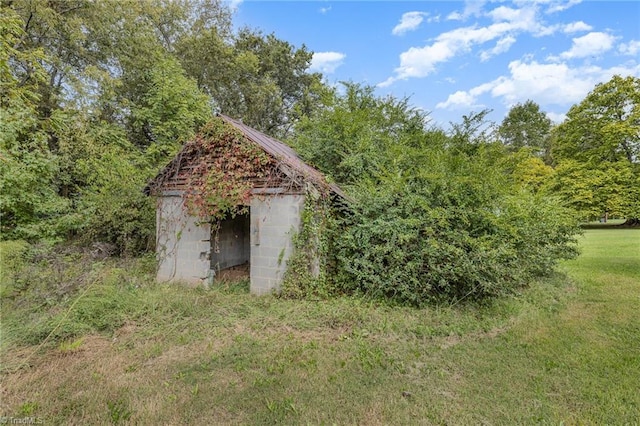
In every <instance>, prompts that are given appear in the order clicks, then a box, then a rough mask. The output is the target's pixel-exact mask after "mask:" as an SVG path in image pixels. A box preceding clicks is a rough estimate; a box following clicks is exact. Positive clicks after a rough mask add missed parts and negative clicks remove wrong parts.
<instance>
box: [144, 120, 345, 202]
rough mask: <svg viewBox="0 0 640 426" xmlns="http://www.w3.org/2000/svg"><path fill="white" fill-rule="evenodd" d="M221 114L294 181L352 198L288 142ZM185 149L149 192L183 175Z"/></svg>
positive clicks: (159, 174) (147, 188) (145, 190)
mask: <svg viewBox="0 0 640 426" xmlns="http://www.w3.org/2000/svg"><path fill="white" fill-rule="evenodd" d="M217 116H218V117H219V118H221V119H222V120H223V121H224V122H226V123H228V124H230V125H232V126H233V127H234V128H236V129H237V130H238V131H240V132H241V133H242V134H243V135H244V137H245V138H247V139H248V140H249V141H251V142H253V143H255V144H256V145H258V146H259V147H260V148H261V149H262V150H263V151H265V153H267V155H269V156H270V157H272V158H273V159H275V160H276V161H277V162H278V163H280V166H278V168H279V170H280V171H281V173H284V174H285V175H286V176H288V177H289V178H291V179H293V180H294V181H299V180H300V178H302V180H303V181H307V182H310V183H312V184H314V185H315V186H316V187H318V189H319V190H323V191H327V192H331V193H333V194H336V195H338V196H340V197H341V198H342V199H344V200H348V197H347V196H346V195H345V193H344V192H343V191H342V190H341V189H340V188H339V187H338V186H337V185H335V184H332V183H329V182H327V179H326V178H325V176H324V175H323V174H322V173H321V172H320V171H318V170H316V169H314V168H313V167H311V166H310V165H308V164H306V163H305V162H304V161H302V160H301V159H300V157H298V154H296V152H295V151H294V150H293V149H292V148H291V147H289V146H288V145H285V144H284V143H282V142H280V141H279V140H276V139H274V138H272V137H270V136H267V135H265V134H264V133H262V132H259V131H257V130H256V129H254V128H251V127H249V126H247V125H246V124H244V123H242V122H240V121H238V120H235V119H233V118H231V117H228V116H226V115H223V114H217ZM185 146H186V145H185ZM184 150H185V148H184V147H183V149H182V150H181V151H180V153H179V154H178V155H177V156H176V157H175V158H174V159H173V160H171V162H170V163H169V164H168V165H167V166H166V167H165V168H164V169H163V170H162V171H160V172H159V173H158V175H157V176H156V177H155V178H154V179H152V180H151V182H149V184H148V185H147V186H146V187H145V188H144V190H143V192H144V193H145V194H147V195H149V194H151V193H153V192H155V191H156V189H157V188H158V187H160V186H162V185H166V184H167V181H170V180H172V179H173V180H176V179H178V178H179V177H180V176H179V172H180V170H181V169H182V168H183V167H184V164H183V159H182V153H183V151H184ZM178 180H179V179H178ZM183 183H184V182H183Z"/></svg>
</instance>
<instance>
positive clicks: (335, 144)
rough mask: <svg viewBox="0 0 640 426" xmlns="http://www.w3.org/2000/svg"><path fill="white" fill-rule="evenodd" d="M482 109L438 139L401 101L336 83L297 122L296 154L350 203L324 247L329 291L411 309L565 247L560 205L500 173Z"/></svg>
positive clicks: (518, 272) (527, 266)
mask: <svg viewBox="0 0 640 426" xmlns="http://www.w3.org/2000/svg"><path fill="white" fill-rule="evenodd" d="M485 116H486V114H483V113H480V114H470V115H469V116H465V117H464V118H463V121H462V123H460V124H458V125H456V126H454V131H453V132H452V133H451V134H450V135H446V134H445V133H444V132H443V131H442V130H440V129H436V128H428V127H427V126H426V116H425V114H424V112H422V111H419V110H416V109H414V108H412V107H411V106H410V105H409V104H408V102H407V101H406V100H397V99H394V98H392V97H390V98H378V97H376V96H375V95H374V93H373V89H372V88H368V87H362V86H358V85H347V87H346V91H345V93H344V94H338V93H334V96H333V97H332V98H331V99H330V102H329V103H328V106H327V108H325V109H323V110H322V111H320V112H319V113H317V114H314V115H313V116H311V117H308V118H306V119H304V120H302V122H301V123H300V125H299V126H298V128H297V130H298V133H297V136H298V137H297V139H296V146H297V147H298V149H299V152H301V154H302V155H303V156H304V157H305V158H310V159H311V161H312V162H313V163H314V164H316V165H318V166H319V167H320V168H321V169H322V170H323V171H325V172H327V173H329V174H330V175H331V176H333V177H334V178H335V179H336V180H337V181H338V182H339V183H341V184H343V186H346V187H347V188H348V189H349V193H350V195H351V196H352V199H353V200H352V203H351V205H350V207H351V209H350V210H351V211H350V213H348V214H346V215H345V217H344V218H343V219H342V220H341V221H339V226H338V228H337V230H338V232H337V233H336V236H335V240H334V242H333V246H332V253H334V254H335V260H334V263H335V264H336V265H337V271H336V273H335V274H333V275H334V277H335V282H334V283H333V284H332V285H333V287H331V288H332V289H334V290H336V291H338V292H347V293H350V292H353V293H365V294H367V295H370V296H372V297H375V298H387V299H393V300H395V301H398V302H401V303H407V304H413V305H423V304H425V303H427V302H429V301H432V300H443V299H444V300H449V301H451V300H463V299H482V298H485V297H491V296H496V295H503V294H507V293H510V292H513V291H514V290H515V289H517V288H518V287H520V286H522V285H525V284H526V283H528V282H529V281H530V280H532V279H533V278H535V277H538V276H540V275H543V274H545V273H547V272H548V271H549V270H551V269H552V268H553V265H555V263H556V262H557V261H558V260H559V259H562V258H566V257H571V256H573V255H574V254H575V250H574V249H573V248H572V245H571V244H572V242H573V241H574V234H575V231H576V221H575V219H574V218H573V217H572V215H571V211H570V210H569V209H566V208H564V207H563V206H561V205H560V204H559V203H558V202H557V201H556V200H554V199H552V198H550V197H547V196H546V195H545V194H544V192H542V191H538V192H537V193H536V192H535V191H531V190H527V189H524V188H523V187H524V186H525V185H524V184H521V183H519V182H518V183H516V182H515V180H514V179H513V177H512V176H511V175H510V174H509V173H505V168H506V167H505V166H504V164H503V163H502V161H503V159H504V154H505V152H504V151H505V150H504V147H503V146H502V145H501V144H497V143H495V142H494V141H493V140H492V138H491V124H490V123H487V122H486V121H485ZM521 162H522V161H521ZM521 162H519V163H521ZM531 180H533V181H535V182H536V183H537V180H536V179H534V178H532V179H531Z"/></svg>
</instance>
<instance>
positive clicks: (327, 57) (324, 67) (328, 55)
mask: <svg viewBox="0 0 640 426" xmlns="http://www.w3.org/2000/svg"><path fill="white" fill-rule="evenodd" d="M346 57H347V55H345V54H344V53H340V52H315V53H314V54H313V58H312V59H311V65H310V66H309V71H320V72H322V73H324V74H331V73H333V72H334V71H335V70H336V68H338V67H339V66H340V65H342V63H343V62H344V59H345V58H346Z"/></svg>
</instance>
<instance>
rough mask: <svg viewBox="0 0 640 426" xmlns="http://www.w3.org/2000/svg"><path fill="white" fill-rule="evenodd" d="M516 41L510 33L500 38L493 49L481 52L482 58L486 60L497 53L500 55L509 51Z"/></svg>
mask: <svg viewBox="0 0 640 426" xmlns="http://www.w3.org/2000/svg"><path fill="white" fill-rule="evenodd" d="M515 42H516V38H515V37H513V36H510V35H508V36H506V37H503V38H501V39H500V40H498V42H497V43H496V45H495V46H494V48H493V49H490V50H484V51H482V52H480V60H481V61H482V62H484V61H487V60H489V59H490V58H492V57H494V56H496V55H499V54H500V53H504V52H506V51H508V50H509V48H510V47H511V45H512V44H513V43H515Z"/></svg>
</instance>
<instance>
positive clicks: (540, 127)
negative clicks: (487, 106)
mask: <svg viewBox="0 0 640 426" xmlns="http://www.w3.org/2000/svg"><path fill="white" fill-rule="evenodd" d="M550 134H551V120H550V119H549V118H548V117H547V116H546V114H545V113H544V112H542V111H541V110H540V106H539V105H538V104H536V103H535V102H533V101H531V100H527V101H526V102H525V103H522V104H521V103H518V104H516V105H514V106H513V107H511V109H510V110H509V113H508V114H507V116H506V117H505V118H504V120H502V123H501V124H500V126H499V127H498V136H499V137H500V140H501V141H502V143H503V144H504V145H505V146H506V147H507V148H509V150H511V151H517V150H519V149H521V148H524V147H527V148H531V149H532V151H533V152H534V153H536V154H537V155H538V156H540V157H543V158H547V157H548V151H549V137H550Z"/></svg>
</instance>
